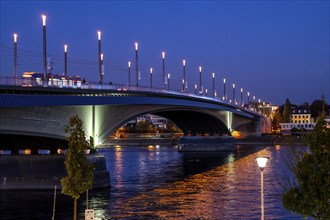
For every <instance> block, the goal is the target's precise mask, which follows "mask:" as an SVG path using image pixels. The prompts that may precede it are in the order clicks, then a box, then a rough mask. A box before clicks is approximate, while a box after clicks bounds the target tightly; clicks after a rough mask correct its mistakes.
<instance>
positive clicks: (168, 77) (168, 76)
mask: <svg viewBox="0 0 330 220" xmlns="http://www.w3.org/2000/svg"><path fill="white" fill-rule="evenodd" d="M170 79H171V74H167V81H168V82H167V86H168V90H170Z"/></svg>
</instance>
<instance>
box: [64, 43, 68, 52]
mask: <svg viewBox="0 0 330 220" xmlns="http://www.w3.org/2000/svg"><path fill="white" fill-rule="evenodd" d="M64 52H65V53H66V52H68V45H66V44H64Z"/></svg>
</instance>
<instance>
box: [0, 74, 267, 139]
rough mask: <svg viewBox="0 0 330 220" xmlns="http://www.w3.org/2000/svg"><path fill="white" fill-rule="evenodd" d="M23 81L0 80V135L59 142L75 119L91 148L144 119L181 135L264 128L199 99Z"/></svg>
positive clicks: (261, 121) (244, 112)
mask: <svg viewBox="0 0 330 220" xmlns="http://www.w3.org/2000/svg"><path fill="white" fill-rule="evenodd" d="M26 80H27V79H24V80H23V79H16V80H15V81H14V80H13V79H12V78H11V79H10V78H6V79H4V78H2V80H0V83H1V86H0V107H1V108H0V112H1V114H0V133H1V134H13V135H30V136H39V137H49V138H58V139H65V137H66V136H67V134H65V132H64V127H65V125H66V124H67V122H68V119H69V117H71V116H72V115H75V114H78V115H79V116H80V117H81V118H82V119H83V121H84V123H85V126H86V133H87V135H88V136H91V137H93V138H94V140H95V143H96V145H98V144H101V143H102V142H103V141H104V140H105V138H106V137H107V136H109V135H110V134H111V133H113V132H115V131H116V130H117V129H118V128H119V127H121V126H122V125H124V124H125V123H127V122H128V121H130V120H131V119H134V118H136V117H137V116H140V115H144V114H147V113H151V114H154V115H159V116H162V117H165V118H168V119H170V120H171V121H173V122H174V123H175V124H176V125H177V126H178V127H179V128H180V129H181V130H182V131H183V133H184V134H185V135H205V134H207V135H230V133H231V132H232V131H238V132H240V134H241V135H260V134H261V133H262V132H264V129H265V127H266V126H265V125H266V123H265V122H266V119H265V118H264V117H263V116H262V115H261V114H259V113H257V112H255V111H252V110H250V109H248V108H245V107H242V106H240V105H237V104H231V103H229V102H226V101H223V100H220V99H218V98H210V97H207V96H205V95H196V94H191V93H184V92H177V91H170V90H165V89H153V88H146V87H133V86H129V87H128V86H123V85H104V84H90V83H84V84H79V86H74V85H72V86H61V84H56V85H52V84H49V83H47V86H44V85H43V84H38V85H35V84H34V85H32V84H29V83H28V81H26ZM28 80H29V79H28ZM66 85H67V84H66Z"/></svg>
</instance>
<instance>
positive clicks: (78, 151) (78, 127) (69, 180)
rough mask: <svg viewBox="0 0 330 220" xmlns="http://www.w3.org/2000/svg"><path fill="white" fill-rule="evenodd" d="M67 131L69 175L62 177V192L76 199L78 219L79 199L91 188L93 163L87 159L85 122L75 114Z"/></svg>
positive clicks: (74, 217)
mask: <svg viewBox="0 0 330 220" xmlns="http://www.w3.org/2000/svg"><path fill="white" fill-rule="evenodd" d="M65 132H66V133H69V134H70V136H69V148H68V151H67V153H66V158H65V162H64V163H65V169H66V172H67V176H65V177H63V178H62V179H61V184H62V193H63V194H65V195H68V196H71V197H72V198H73V199H74V214H73V219H74V220H76V219H77V199H79V197H80V195H81V194H82V193H83V192H86V191H87V190H89V189H91V187H92V182H93V177H94V176H93V169H94V167H93V165H92V164H91V163H89V162H88V161H87V157H86V155H85V150H87V149H88V148H89V144H88V142H87V141H86V137H85V132H84V123H83V121H82V120H81V119H80V118H79V117H78V115H75V116H73V117H71V118H70V120H69V123H68V125H67V126H66V128H65Z"/></svg>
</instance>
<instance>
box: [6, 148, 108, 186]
mask: <svg viewBox="0 0 330 220" xmlns="http://www.w3.org/2000/svg"><path fill="white" fill-rule="evenodd" d="M87 159H88V161H89V162H91V163H92V164H93V165H94V167H95V170H94V172H93V174H94V180H93V189H98V188H104V187H110V174H109V171H108V170H107V167H106V162H105V158H104V156H103V155H101V154H93V155H88V156H87ZM64 161H65V156H64V155H8V156H0V164H1V167H2V168H1V173H0V190H23V189H24V190H25V189H35V190H49V189H54V186H55V185H56V186H57V188H59V189H60V188H61V182H60V180H61V178H62V177H63V176H65V175H66V171H65V165H64Z"/></svg>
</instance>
